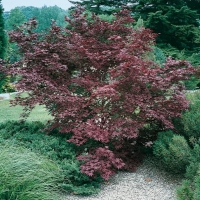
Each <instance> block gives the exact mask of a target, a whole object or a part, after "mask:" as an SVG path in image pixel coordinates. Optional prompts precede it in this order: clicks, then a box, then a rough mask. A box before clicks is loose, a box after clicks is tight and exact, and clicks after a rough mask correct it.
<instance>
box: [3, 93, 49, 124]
mask: <svg viewBox="0 0 200 200" xmlns="http://www.w3.org/2000/svg"><path fill="white" fill-rule="evenodd" d="M14 96H15V95H11V99H13V98H14ZM22 112H23V107H21V106H12V107H11V105H10V101H9V100H3V101H0V123H2V122H5V121H8V120H9V121H12V120H14V121H15V120H19V119H20V114H21V113H22ZM51 118H52V117H51V115H49V113H48V112H47V110H46V109H45V107H44V106H39V105H37V106H36V107H35V108H34V109H33V111H32V112H31V114H30V116H29V117H28V119H27V121H40V122H46V121H48V120H49V119H51Z"/></svg>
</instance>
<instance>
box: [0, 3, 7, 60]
mask: <svg viewBox="0 0 200 200" xmlns="http://www.w3.org/2000/svg"><path fill="white" fill-rule="evenodd" d="M6 44H7V42H6V34H5V31H4V19H3V7H2V4H1V0H0V58H1V59H3V58H4V56H5V52H6Z"/></svg>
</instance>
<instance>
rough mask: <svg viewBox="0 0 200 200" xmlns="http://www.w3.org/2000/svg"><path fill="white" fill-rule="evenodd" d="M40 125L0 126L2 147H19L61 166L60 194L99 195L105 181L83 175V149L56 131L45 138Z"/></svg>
mask: <svg viewBox="0 0 200 200" xmlns="http://www.w3.org/2000/svg"><path fill="white" fill-rule="evenodd" d="M44 128H45V127H44V125H43V124H42V123H41V122H32V123H30V122H25V123H20V122H14V121H8V122H6V123H2V124H0V145H2V144H4V143H5V141H7V143H9V144H10V145H19V146H22V147H25V148H28V149H30V150H31V151H32V152H35V153H37V154H40V155H43V156H46V157H48V158H49V159H51V160H53V161H54V162H56V163H57V164H58V166H59V167H60V168H61V170H62V176H63V177H64V178H63V180H62V181H61V182H60V184H59V187H60V189H61V190H63V191H65V192H69V193H73V194H81V195H90V194H94V193H97V192H98V191H99V185H100V183H101V181H102V179H101V178H100V177H96V178H95V179H90V178H89V177H88V176H86V175H84V174H82V173H81V172H80V163H79V161H78V160H77V158H76V156H77V153H78V152H79V151H80V149H79V148H78V147H77V146H75V145H74V144H71V143H67V142H66V140H67V139H69V137H70V136H69V135H68V136H67V135H65V134H63V135H60V134H59V133H58V131H56V130H54V131H53V132H51V133H50V134H49V135H46V134H45V133H44V132H43V131H42V129H44Z"/></svg>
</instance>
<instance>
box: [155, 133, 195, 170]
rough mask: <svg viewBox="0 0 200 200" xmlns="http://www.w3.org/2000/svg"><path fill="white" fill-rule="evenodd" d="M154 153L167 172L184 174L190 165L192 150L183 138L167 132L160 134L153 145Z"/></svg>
mask: <svg viewBox="0 0 200 200" xmlns="http://www.w3.org/2000/svg"><path fill="white" fill-rule="evenodd" d="M153 153H154V155H155V156H156V157H157V158H158V159H159V160H160V161H161V162H162V163H163V166H164V167H165V168H166V169H167V170H169V171H171V172H174V173H184V172H185V170H186V166H187V165H188V164H189V160H188V157H190V156H191V148H190V147H189V145H188V143H187V141H186V139H185V138H184V137H183V136H181V135H176V134H174V133H173V132H172V131H165V132H160V133H159V134H158V139H157V140H156V142H155V143H154V145H153Z"/></svg>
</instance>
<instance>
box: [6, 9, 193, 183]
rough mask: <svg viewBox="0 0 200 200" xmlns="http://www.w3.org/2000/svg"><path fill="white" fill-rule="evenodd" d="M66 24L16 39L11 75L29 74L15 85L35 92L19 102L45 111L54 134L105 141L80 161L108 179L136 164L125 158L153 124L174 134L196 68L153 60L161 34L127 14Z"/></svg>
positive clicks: (28, 30) (76, 17)
mask: <svg viewBox="0 0 200 200" xmlns="http://www.w3.org/2000/svg"><path fill="white" fill-rule="evenodd" d="M66 21H67V22H68V26H67V27H69V28H66V29H64V30H62V28H60V27H58V26H56V25H55V24H54V25H52V28H51V30H49V32H48V33H46V34H43V35H39V34H37V33H34V32H33V31H32V28H34V27H35V26H36V21H35V20H31V21H30V22H28V23H27V24H26V25H25V26H24V27H21V28H19V29H18V30H16V31H13V32H11V33H10V40H11V41H12V42H17V44H18V46H19V49H20V52H21V53H22V55H23V57H22V60H21V61H19V62H17V63H14V64H12V65H11V64H10V65H7V68H6V70H7V73H10V74H18V75H20V76H22V77H23V78H22V79H21V80H20V81H19V82H18V84H17V85H16V87H17V89H18V90H19V91H28V92H29V96H28V97H26V98H20V97H17V98H16V99H15V100H14V102H13V104H20V105H22V106H25V110H31V109H32V108H33V107H34V106H35V105H36V104H38V103H39V104H42V105H45V106H46V108H47V109H48V110H49V112H50V113H51V115H52V116H53V117H54V119H53V120H52V122H51V128H57V127H58V128H59V130H60V132H63V133H68V132H72V133H73V136H72V137H71V139H70V140H69V142H73V143H75V144H76V145H83V144H84V143H85V142H86V141H87V140H88V139H93V140H96V141H100V142H102V144H101V146H100V147H99V148H98V147H97V149H96V150H93V151H89V152H88V155H87V156H83V155H82V156H79V157H78V159H79V160H83V161H85V162H84V164H83V165H82V166H81V169H82V172H83V173H85V174H87V175H89V176H94V175H95V174H96V173H100V174H101V175H102V177H103V178H104V179H108V178H109V177H110V176H111V175H112V174H113V173H114V169H120V168H123V167H124V168H126V169H131V167H130V166H128V165H130V163H132V164H133V166H134V160H131V162H130V159H131V157H129V158H126V159H125V156H126V155H127V156H130V153H131V149H130V148H131V146H134V144H135V143H137V138H138V135H139V130H140V129H142V128H144V127H145V126H147V125H148V124H153V123H159V124H161V125H162V128H163V129H164V128H166V129H168V128H169V129H171V128H173V124H172V121H171V120H172V118H174V117H178V116H180V115H181V112H182V111H183V110H185V109H187V108H188V102H187V101H186V99H185V97H184V94H183V89H184V87H183V86H182V84H181V83H180V80H184V79H187V78H188V77H189V76H190V75H191V74H193V73H194V69H193V67H192V66H191V65H190V64H189V63H188V62H187V61H175V60H172V59H171V58H168V59H167V61H166V63H165V65H164V67H160V66H158V64H156V63H154V62H153V61H150V60H148V59H147V53H148V52H150V51H151V47H152V45H153V44H154V38H155V34H153V33H152V31H151V30H149V29H145V28H141V29H138V30H135V29H134V28H133V26H132V23H133V22H134V20H133V18H132V17H131V16H130V13H129V11H127V10H123V11H121V12H119V13H118V14H117V15H116V20H115V21H113V22H112V23H109V22H106V21H102V20H101V19H99V18H98V17H97V16H95V15H93V16H92V19H90V20H87V17H86V15H84V14H83V11H82V10H81V9H80V8H79V9H77V10H76V12H75V13H74V14H73V16H72V19H69V18H66ZM147 142H148V141H147ZM108 144H112V151H111V149H108V147H107V146H108ZM124 147H127V148H124ZM126 149H127V151H126ZM126 152H128V154H126ZM121 158H122V159H121Z"/></svg>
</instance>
